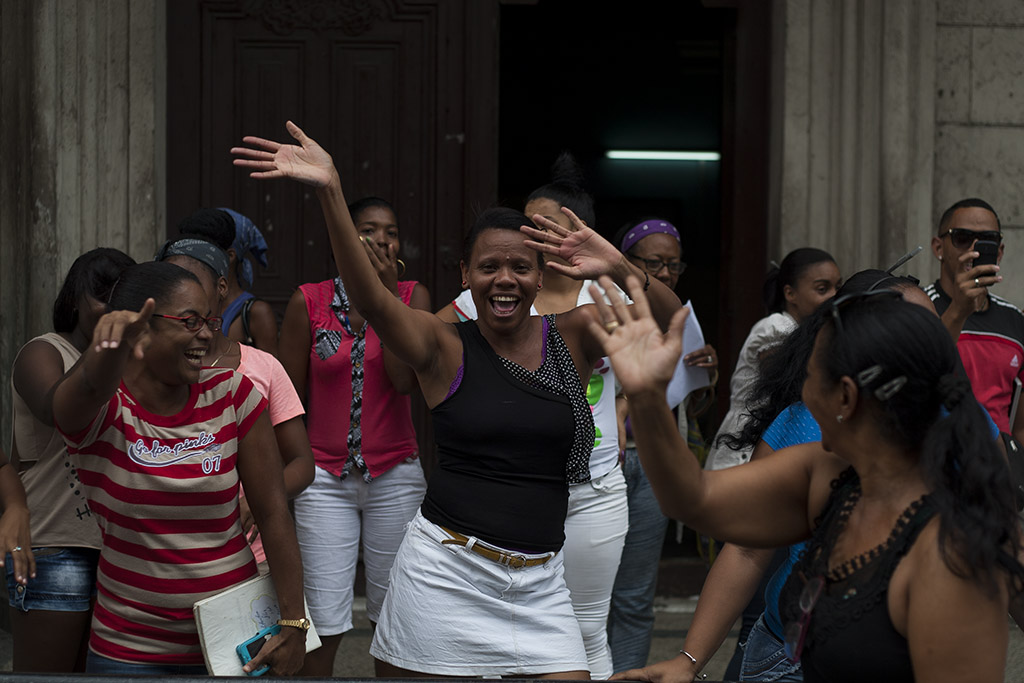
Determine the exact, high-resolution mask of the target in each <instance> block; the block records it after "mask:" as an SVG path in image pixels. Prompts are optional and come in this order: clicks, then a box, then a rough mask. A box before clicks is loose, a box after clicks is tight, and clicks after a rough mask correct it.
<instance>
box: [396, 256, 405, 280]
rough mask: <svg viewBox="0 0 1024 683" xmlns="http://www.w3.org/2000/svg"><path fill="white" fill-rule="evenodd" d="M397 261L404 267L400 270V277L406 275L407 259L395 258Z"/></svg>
mask: <svg viewBox="0 0 1024 683" xmlns="http://www.w3.org/2000/svg"><path fill="white" fill-rule="evenodd" d="M395 261H397V262H398V265H400V266H402V269H401V270H400V271H398V277H402V276H403V275H405V261H403V260H402V259H395Z"/></svg>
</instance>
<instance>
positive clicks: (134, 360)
mask: <svg viewBox="0 0 1024 683" xmlns="http://www.w3.org/2000/svg"><path fill="white" fill-rule="evenodd" d="M110 309H111V310H112V312H110V313H107V314H106V315H104V316H103V317H101V318H100V319H99V321H98V322H97V323H96V328H95V331H94V333H93V337H92V340H91V342H90V344H89V346H88V348H87V349H86V350H85V352H84V353H83V356H82V360H81V361H80V362H79V363H78V364H77V365H75V367H74V368H73V369H72V370H71V371H70V372H68V374H67V375H65V377H64V379H63V380H62V381H61V383H60V384H59V385H58V386H57V389H56V391H55V393H54V397H53V417H54V422H55V424H56V425H57V427H58V429H60V430H61V433H62V434H63V435H64V439H65V441H66V442H67V444H68V451H69V452H70V453H71V457H72V459H73V460H74V461H75V462H76V463H77V466H78V475H79V478H80V479H81V482H82V486H83V487H84V489H85V493H86V496H87V497H88V499H89V505H90V508H91V509H92V511H93V514H94V515H96V517H97V519H98V521H99V524H100V529H101V532H102V539H103V545H102V547H101V550H100V559H99V568H98V573H97V591H98V599H97V602H96V608H95V610H94V613H93V620H92V633H91V637H90V642H89V657H88V662H87V664H86V670H87V671H88V672H90V673H99V674H131V675H136V676H150V675H152V676H164V675H176V674H191V675H202V674H204V673H205V671H206V668H205V666H204V665H203V655H202V652H201V650H200V642H199V636H198V634H197V632H196V624H195V620H194V619H193V616H192V605H193V604H194V603H195V602H196V601H198V600H201V599H203V598H206V597H209V596H210V595H213V594H216V593H219V592H221V591H223V590H225V589H227V588H230V587H232V586H234V585H236V584H239V583H241V582H243V581H245V580H247V579H250V578H253V577H255V576H256V574H257V569H256V562H255V561H254V559H253V556H252V552H251V551H250V550H249V547H248V545H247V543H246V539H245V535H244V533H243V531H242V525H241V520H240V516H239V508H238V486H239V482H240V481H241V483H243V484H244V485H245V488H246V490H247V492H248V498H249V502H250V505H251V507H252V512H253V515H254V517H255V519H256V523H257V524H258V526H259V528H260V532H261V534H262V536H263V542H264V547H265V549H266V553H267V560H268V562H269V564H270V568H271V570H272V571H273V573H274V585H275V587H276V590H277V599H278V603H279V605H280V608H281V617H282V621H281V622H279V623H282V627H281V632H280V634H279V635H276V636H274V637H273V638H272V639H271V640H270V641H268V642H267V644H266V645H264V647H263V649H262V650H261V651H260V653H259V654H258V655H257V656H256V657H255V658H254V659H253V660H251V661H250V662H249V664H247V665H246V670H253V669H257V668H259V667H260V666H261V665H262V664H267V665H269V666H270V668H271V671H273V672H276V673H277V674H279V675H288V674H292V673H294V672H296V671H297V670H298V669H299V667H300V666H301V664H302V658H303V655H304V653H305V629H306V628H308V622H306V621H305V614H304V608H303V599H302V564H301V559H300V556H299V550H298V545H297V543H296V541H295V530H294V527H293V525H292V521H291V516H290V515H289V513H288V506H287V499H286V497H285V491H284V483H283V477H282V474H281V469H282V468H281V459H280V456H279V455H278V453H277V449H276V447H275V445H274V437H273V434H272V431H271V426H270V421H269V419H268V418H267V415H266V404H267V402H266V399H264V398H263V396H261V395H260V393H259V391H257V390H256V388H255V386H254V385H253V383H252V382H251V381H249V379H248V378H246V377H245V376H244V375H241V374H239V373H237V372H235V371H232V370H227V369H220V368H215V369H204V367H203V363H204V360H205V358H206V356H207V352H208V351H209V347H210V340H211V337H212V334H213V333H214V332H217V331H218V330H219V328H220V322H221V321H220V318H218V317H215V316H214V315H213V314H212V311H211V309H210V303H209V300H208V298H207V295H206V293H205V292H204V291H203V288H202V286H201V284H200V282H199V280H198V279H197V278H196V277H195V276H194V275H193V274H192V273H190V272H188V271H187V270H185V269H183V268H180V267H178V266H175V265H173V264H170V263H162V262H153V263H142V264H139V265H135V266H132V267H130V268H127V269H126V270H125V271H124V272H123V273H122V274H121V278H120V280H118V282H117V284H116V285H115V286H114V288H113V291H112V292H111V297H110Z"/></svg>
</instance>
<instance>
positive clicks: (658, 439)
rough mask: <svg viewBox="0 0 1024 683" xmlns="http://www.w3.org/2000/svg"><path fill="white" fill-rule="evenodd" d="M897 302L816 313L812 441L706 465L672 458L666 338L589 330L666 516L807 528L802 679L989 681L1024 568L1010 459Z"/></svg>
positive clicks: (947, 364)
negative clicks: (598, 340) (731, 463)
mask: <svg viewBox="0 0 1024 683" xmlns="http://www.w3.org/2000/svg"><path fill="white" fill-rule="evenodd" d="M630 294H631V295H632V296H633V298H634V301H636V308H637V309H638V310H642V309H643V306H642V302H641V299H642V297H643V293H642V291H640V289H639V288H637V287H635V286H634V287H633V288H632V289H631V290H630ZM899 296H900V295H899V294H898V293H895V292H888V291H886V292H868V293H865V294H860V295H850V296H844V297H840V298H838V299H836V300H833V301H832V302H828V303H826V304H824V305H823V306H822V308H820V309H819V311H818V312H817V313H816V314H815V316H814V318H813V319H814V321H815V322H814V324H816V325H817V326H818V331H817V334H816V339H815V346H814V352H813V354H812V356H811V359H810V362H809V363H808V366H807V380H806V382H805V384H804V389H803V401H804V403H805V404H806V405H807V407H808V409H809V410H810V411H811V414H812V415H813V416H814V418H815V420H816V421H817V422H818V424H819V425H820V426H821V432H822V440H821V442H820V443H815V444H805V445H802V446H796V447H793V448H787V449H782V450H781V451H778V452H777V453H776V454H773V455H772V456H769V457H767V458H764V459H761V460H757V461H755V462H751V463H748V464H745V465H741V466H739V467H735V468H732V469H728V470H721V471H713V472H704V471H702V470H701V469H700V468H699V466H698V465H697V464H696V461H694V460H691V459H690V458H682V459H680V458H677V457H672V456H673V454H676V453H678V452H680V451H685V450H686V444H685V442H683V441H682V440H681V439H680V438H679V436H678V434H677V433H676V431H675V429H674V426H675V425H674V422H673V421H672V419H671V414H670V413H669V411H668V410H667V409H666V408H665V407H664V406H662V405H660V403H661V402H660V401H659V398H660V396H662V395H663V394H664V390H665V384H666V383H667V381H668V378H669V377H671V372H672V368H673V367H674V363H675V359H676V358H677V357H678V355H679V341H678V339H679V335H678V331H676V330H674V329H670V330H669V332H668V333H667V334H662V332H661V330H660V329H658V328H657V326H656V325H654V324H653V322H652V321H651V320H650V319H649V318H645V317H641V319H639V320H636V321H633V320H632V319H631V316H629V314H627V313H625V311H624V308H623V307H622V306H621V305H618V306H616V307H615V310H614V312H613V311H612V310H610V309H608V307H607V306H605V305H604V304H603V302H599V304H598V307H599V308H601V309H602V315H603V316H605V319H611V317H612V316H613V315H614V316H615V318H616V319H617V320H619V321H620V322H621V323H622V324H621V326H620V327H619V328H617V329H615V330H614V332H613V334H604V335H601V336H602V337H603V343H604V346H605V350H606V352H607V353H608V355H609V356H610V357H611V361H612V365H613V367H614V368H615V372H616V375H617V377H618V378H619V381H620V382H621V384H622V386H623V389H624V391H625V392H626V394H627V396H628V397H629V400H630V404H631V405H633V406H637V405H639V406H640V410H638V411H637V413H636V414H637V420H636V421H635V428H636V434H637V436H636V439H637V445H638V449H639V453H640V459H641V461H642V462H643V465H644V468H645V469H646V470H647V472H648V474H649V476H650V479H651V483H652V486H653V487H654V489H655V494H656V495H657V497H658V500H659V501H660V503H661V505H662V507H663V509H664V510H665V511H666V513H667V514H669V515H671V516H672V517H674V518H676V519H680V520H682V521H685V522H686V523H687V524H689V525H691V526H693V527H694V528H695V529H697V530H699V531H701V532H704V533H707V534H709V535H711V536H713V537H715V538H721V539H724V540H726V541H730V542H735V543H739V544H743V545H747V546H752V547H776V546H780V545H786V544H791V543H794V542H796V541H800V540H803V539H807V538H810V541H809V543H808V547H807V551H806V552H805V554H804V555H803V557H802V559H801V561H800V562H799V563H798V564H797V565H796V567H795V568H794V571H793V573H792V575H791V576H790V579H789V583H787V585H786V587H785V589H784V590H783V595H782V598H781V600H780V609H781V612H782V616H783V622H784V624H785V625H786V626H785V628H786V642H787V649H788V651H789V653H790V655H791V657H793V658H799V659H800V661H801V663H802V664H803V669H804V677H805V680H807V681H869V680H870V681H911V680H918V681H928V682H929V683H931V682H933V681H964V680H970V681H1002V680H1003V667H1004V664H1005V659H1006V647H1007V637H1008V636H1007V633H1008V630H1007V619H1006V612H1007V607H1008V602H1009V598H1010V596H1012V595H1015V594H1017V593H1018V592H1019V590H1020V588H1021V581H1022V577H1024V567H1022V566H1021V564H1020V562H1019V561H1018V559H1017V557H1018V556H1019V554H1020V552H1021V539H1020V532H1019V526H1018V521H1017V515H1016V510H1015V507H1014V502H1013V495H1012V491H1011V488H1010V484H1009V476H1008V474H1009V473H1008V469H1007V466H1006V461H1005V458H1004V457H1003V456H1002V455H1001V454H1000V453H999V452H998V449H997V447H996V445H995V444H994V443H993V440H992V438H991V432H990V431H989V429H988V426H987V421H986V420H985V417H984V416H983V414H982V412H981V408H980V407H979V406H978V403H977V401H975V400H974V399H973V398H972V397H971V393H970V392H971V388H970V385H969V384H967V382H966V380H964V379H962V378H960V377H959V376H957V375H956V374H955V373H956V368H957V354H956V349H955V346H954V345H953V343H952V340H951V339H950V337H949V334H948V332H946V330H945V328H944V327H943V326H942V323H941V322H940V321H939V320H938V319H937V318H936V317H935V316H934V315H933V314H931V313H929V312H927V311H925V310H923V309H922V308H921V307H919V306H915V305H913V304H910V303H906V302H904V301H902V299H900V298H899ZM609 298H610V299H611V300H612V301H613V303H614V302H615V299H616V297H615V296H614V295H613V294H609ZM680 325H681V321H674V322H673V328H676V327H679V326H680ZM641 423H642V424H641ZM776 456H779V457H776ZM645 671H646V670H643V671H641V672H640V675H639V676H636V675H634V676H633V677H634V678H636V677H639V678H645V679H648V680H650V679H652V677H653V676H652V675H651V674H647V673H644V672H645ZM633 673H634V674H636V673H637V672H633Z"/></svg>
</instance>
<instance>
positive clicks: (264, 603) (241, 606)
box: [192, 574, 320, 676]
mask: <svg viewBox="0 0 1024 683" xmlns="http://www.w3.org/2000/svg"><path fill="white" fill-rule="evenodd" d="M192 614H193V615H195V619H196V627H197V628H198V630H199V643H200V644H201V645H202V648H203V659H204V660H205V661H206V670H207V671H209V672H210V673H211V674H212V675H214V676H244V675H245V672H244V671H242V660H240V659H239V658H238V652H237V651H236V649H235V648H236V647H237V646H238V645H239V644H241V643H243V642H245V641H246V640H248V639H250V638H252V637H253V636H255V635H256V634H257V633H259V632H260V631H262V630H263V629H265V628H267V627H268V626H272V625H274V624H276V623H277V620H278V619H280V618H281V608H280V607H279V606H278V604H277V593H276V592H275V591H274V581H273V579H271V578H270V575H269V574H265V575H263V576H257V577H256V578H254V579H249V580H248V581H246V582H244V583H240V584H238V585H237V586H233V587H232V588H229V589H227V590H226V591H224V592H223V593H218V594H217V595H212V596H210V597H208V598H205V599H203V600H200V601H199V602H197V603H195V605H193V606H192ZM306 618H309V606H308V605H306ZM318 647H320V637H319V636H318V635H317V633H316V626H311V627H310V629H309V632H308V633H307V634H306V652H310V651H312V650H315V649H317V648H318Z"/></svg>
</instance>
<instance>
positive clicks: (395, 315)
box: [231, 121, 461, 402]
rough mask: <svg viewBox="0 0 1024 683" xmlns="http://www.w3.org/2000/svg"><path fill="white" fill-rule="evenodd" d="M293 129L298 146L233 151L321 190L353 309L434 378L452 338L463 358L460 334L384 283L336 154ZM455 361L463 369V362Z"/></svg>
mask: <svg viewBox="0 0 1024 683" xmlns="http://www.w3.org/2000/svg"><path fill="white" fill-rule="evenodd" d="M287 127H288V132H289V133H290V134H291V136H292V137H293V138H295V140H296V141H297V142H298V143H299V144H298V145H283V144H281V143H278V142H274V141H272V140H265V139H263V138H256V137H245V138H243V142H244V143H245V144H246V145H248V146H247V147H234V148H232V150H231V153H232V154H234V155H235V157H236V158H235V162H234V163H235V165H236V166H240V167H243V168H248V169H251V173H250V176H251V177H253V178H256V179H264V180H271V179H276V178H291V179H293V180H298V181H299V182H302V183H305V184H307V185H312V186H314V187H315V188H316V191H317V196H318V197H319V198H320V206H321V208H322V209H323V212H324V219H325V220H326V222H327V232H328V235H329V236H330V239H331V249H332V251H333V252H334V261H335V263H336V265H337V267H338V272H339V273H341V275H342V281H343V282H344V283H345V289H346V291H347V292H348V295H349V298H350V299H351V300H352V305H353V306H354V307H355V308H356V309H357V310H358V311H359V312H360V313H361V314H362V315H363V317H364V318H366V320H367V321H369V323H370V325H372V326H373V329H374V330H375V331H376V333H377V335H378V336H379V337H380V338H381V340H383V341H384V343H385V344H386V345H387V346H388V348H389V349H391V350H392V351H393V352H394V353H395V355H396V356H397V357H398V358H400V359H402V360H403V361H404V362H406V363H408V364H409V365H411V366H412V367H413V369H414V370H416V372H417V374H420V375H422V374H430V373H431V371H432V369H433V368H436V366H437V364H438V358H439V357H441V356H442V355H443V354H441V353H439V351H441V346H442V344H443V343H444V342H443V341H442V340H443V339H446V338H447V339H450V340H451V343H449V344H448V346H450V347H451V350H452V354H449V355H452V356H453V357H455V356H458V355H459V354H460V353H461V352H460V350H459V348H460V347H459V346H458V336H457V335H456V334H455V331H454V330H449V329H448V328H449V326H448V325H446V324H445V323H443V322H442V321H441V320H439V319H438V318H437V317H435V316H434V315H433V314H431V313H430V312H428V311H420V310H416V309H412V308H409V307H408V306H406V305H405V304H403V303H402V302H401V301H400V300H399V299H397V298H396V297H395V296H394V295H393V294H392V293H391V292H390V291H389V290H388V288H387V287H386V286H385V285H384V284H383V283H382V282H381V281H380V278H379V277H378V275H377V272H376V270H375V269H374V267H373V265H372V264H371V262H370V258H369V255H368V253H367V252H368V251H371V250H372V247H371V246H370V245H368V244H365V242H364V241H363V240H362V238H361V237H360V236H359V234H358V233H357V232H356V228H355V225H354V224H353V223H352V217H351V216H350V215H349V212H348V206H347V204H346V203H345V195H344V192H343V191H342V187H341V179H340V178H339V176H338V172H337V170H336V169H335V167H334V161H333V160H332V159H331V156H330V155H329V154H328V153H327V152H326V151H325V150H324V149H323V148H322V147H321V146H320V145H318V144H317V143H316V142H315V141H314V140H312V139H311V138H309V137H308V136H307V135H306V134H305V133H303V132H302V130H301V129H300V128H299V127H298V126H296V125H295V124H294V123H292V122H291V121H289V122H288V123H287ZM453 362H454V363H455V364H456V365H457V363H458V358H455V360H454V361H453ZM453 369H454V368H453ZM449 379H450V378H449ZM424 390H425V391H426V389H424ZM428 402H429V399H428Z"/></svg>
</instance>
